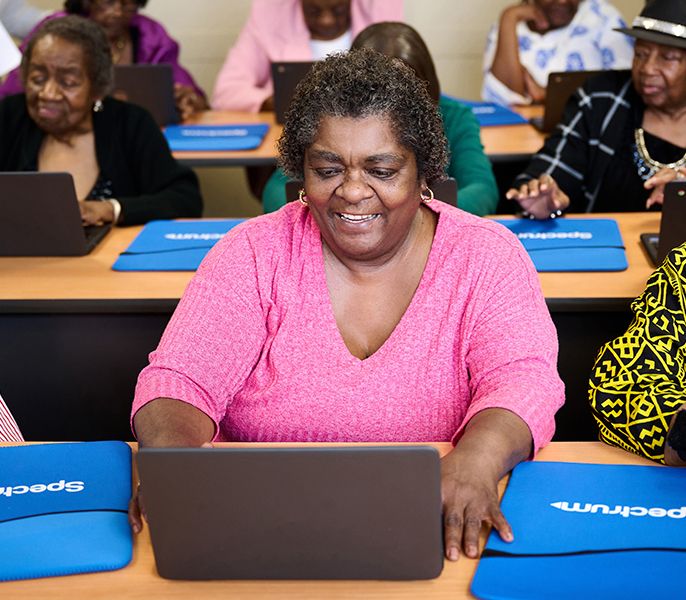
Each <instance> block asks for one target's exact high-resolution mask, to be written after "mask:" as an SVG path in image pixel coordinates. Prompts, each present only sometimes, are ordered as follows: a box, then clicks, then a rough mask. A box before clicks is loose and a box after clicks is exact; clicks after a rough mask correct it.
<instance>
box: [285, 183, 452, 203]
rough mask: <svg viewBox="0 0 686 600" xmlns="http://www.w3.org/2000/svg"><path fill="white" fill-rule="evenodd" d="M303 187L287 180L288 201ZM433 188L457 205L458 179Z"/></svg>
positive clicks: (448, 201)
mask: <svg viewBox="0 0 686 600" xmlns="http://www.w3.org/2000/svg"><path fill="white" fill-rule="evenodd" d="M302 187H303V183H302V181H287V182H286V201H287V202H293V201H294V200H297V199H298V192H299V191H300V188H302ZM431 190H432V191H433V193H434V196H435V198H436V199H437V200H441V201H442V202H445V203H446V204H450V206H457V202H458V198H457V181H455V179H454V178H453V177H447V178H446V179H444V180H443V181H437V182H435V183H432V184H431Z"/></svg>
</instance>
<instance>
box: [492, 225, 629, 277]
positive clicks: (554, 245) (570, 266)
mask: <svg viewBox="0 0 686 600" xmlns="http://www.w3.org/2000/svg"><path fill="white" fill-rule="evenodd" d="M495 221H496V222H497V223H500V224H501V225H504V226H505V227H507V228H508V229H509V230H510V231H511V232H512V233H514V234H515V235H516V236H517V238H518V239H519V241H520V242H521V243H522V245H523V246H524V248H525V249H526V251H527V252H528V253H529V256H530V257H531V260H532V262H533V263H534V266H535V267H536V270H537V271H539V272H547V271H553V272H554V271H624V270H625V269H626V268H627V267H628V263H627V260H626V252H625V250H624V242H623V240H622V235H621V233H620V231H619V227H618V226H617V222H616V221H615V220H614V219H575V218H566V217H565V218H561V219H550V220H546V221H536V220H531V219H495Z"/></svg>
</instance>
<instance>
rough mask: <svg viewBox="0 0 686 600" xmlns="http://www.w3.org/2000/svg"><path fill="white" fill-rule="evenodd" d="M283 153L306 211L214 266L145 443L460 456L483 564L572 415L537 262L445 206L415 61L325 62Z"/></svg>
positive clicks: (184, 311) (461, 481) (150, 372)
mask: <svg viewBox="0 0 686 600" xmlns="http://www.w3.org/2000/svg"><path fill="white" fill-rule="evenodd" d="M280 151H281V163H282V167H283V168H284V170H285V171H286V173H287V174H288V175H289V176H291V177H294V178H301V179H303V178H304V190H303V191H302V192H301V202H300V203H299V202H293V203H291V204H289V205H287V206H285V207H284V208H282V209H281V210H279V211H278V212H275V213H272V214H269V215H265V216H262V217H258V218H256V219H252V220H250V221H247V222H246V223H244V224H243V225H241V226H239V227H238V228H236V229H234V230H232V231H231V232H230V233H229V234H228V235H227V236H226V237H225V238H224V239H223V240H222V241H221V242H219V243H218V244H217V245H216V246H215V248H214V249H213V250H212V252H211V253H210V254H209V255H208V257H207V258H206V259H205V261H204V262H203V264H202V265H201V267H200V269H199V270H198V273H197V275H196V276H195V278H194V279H193V281H192V282H191V283H190V285H189V286H188V289H187V290H186V293H185V294H184V297H183V298H182V300H181V302H180V304H179V306H178V308H177V310H176V312H175V314H174V316H173V317H172V320H171V321H170V323H169V325H168V327H167V330H166V331H165V333H164V336H163V337H162V340H161V341H160V345H159V347H158V348H157V350H156V351H155V352H153V353H152V354H151V355H150V365H149V366H148V367H146V368H145V369H144V370H143V372H142V373H141V375H140V377H139V380H138V385H137V388H136V397H135V401H134V405H133V411H132V424H133V427H134V431H135V433H136V435H137V437H138V440H139V442H140V443H141V444H143V445H144V446H200V445H202V444H205V443H208V442H211V441H213V440H236V441H238V440H240V441H263V442H264V441H287V440H288V441H299V442H314V441H317V442H348V441H365V442H375V441H379V442H380V441H384V442H386V441H414V442H421V441H437V440H446V441H447V440H450V441H452V442H453V444H454V445H455V448H454V449H453V450H452V451H451V452H450V453H449V454H448V455H447V456H446V457H445V458H444V459H443V463H442V469H443V477H442V488H443V500H444V514H445V524H446V527H445V542H446V544H445V548H446V555H447V557H448V558H450V559H456V558H457V556H458V553H459V551H460V549H462V550H463V551H464V552H465V553H466V554H467V555H469V556H476V555H477V552H478V548H477V545H478V536H479V531H480V529H481V526H482V524H492V525H493V526H495V527H496V528H497V530H498V531H499V532H500V534H501V535H502V537H503V538H504V539H507V540H509V539H512V532H511V530H510V527H509V525H508V524H507V521H506V520H505V519H504V517H503V515H502V514H501V512H500V509H499V506H498V495H497V483H498V481H499V480H500V478H501V477H502V476H503V475H504V474H505V473H506V472H507V471H509V470H510V469H511V468H512V467H513V466H514V465H515V464H517V463H518V462H520V461H522V460H525V459H527V458H529V457H531V456H532V455H533V453H534V452H536V451H537V450H538V449H539V448H541V447H542V446H544V445H545V444H547V443H548V442H549V441H550V439H551V437H552V435H553V430H554V420H553V416H554V413H555V411H556V410H557V409H558V408H559V406H560V405H561V404H562V402H563V386H562V383H561V381H560V379H559V377H558V375H557V372H556V360H557V340H556V335H555V329H554V327H553V324H552V322H551V319H550V316H549V314H548V311H547V309H546V305H545V302H544V299H543V297H542V294H541V290H540V286H539V282H538V278H537V275H536V272H535V271H534V268H533V266H532V264H531V261H530V260H529V258H528V256H527V255H526V253H525V251H524V250H523V248H522V246H521V245H520V244H519V242H518V241H517V240H516V239H515V238H514V236H512V235H511V234H510V233H509V232H508V231H507V230H505V228H503V227H501V226H500V225H498V224H496V223H493V222H491V221H486V220H483V219H480V218H478V217H475V216H472V215H469V214H467V213H464V212H462V211H460V210H458V209H456V208H453V207H451V206H449V205H448V204H444V203H442V202H440V201H438V200H434V199H433V194H432V192H431V190H430V188H429V184H430V182H432V181H435V180H437V179H440V178H441V177H443V176H444V170H445V166H446V162H447V151H446V141H445V138H444V135H443V131H442V126H441V120H440V117H439V114H438V111H437V109H436V107H435V105H434V104H433V103H432V101H431V98H430V97H429V95H428V93H427V91H426V89H425V87H424V86H423V85H422V83H421V82H420V81H419V80H418V79H417V78H416V77H415V76H414V74H413V72H412V70H411V69H410V68H409V67H407V66H405V65H404V64H402V63H400V62H399V61H396V60H393V59H392V58H389V57H385V56H382V55H380V54H378V53H377V52H375V51H373V50H367V49H363V50H356V51H353V52H351V53H349V54H339V55H333V56H331V57H329V58H327V59H326V60H324V61H323V62H321V63H317V65H315V67H314V68H313V71H312V72H311V74H310V75H309V76H308V77H307V78H306V79H305V80H304V81H303V82H302V83H301V85H300V87H299V88H298V90H297V92H296V98H295V100H294V102H293V104H292V107H291V109H290V112H289V114H288V117H287V122H286V125H285V128H284V133H283V137H282V139H281V141H280ZM134 506H135V504H134ZM132 524H133V526H134V529H139V528H140V526H141V522H140V518H139V516H138V514H137V511H136V510H135V509H134V510H133V511H132Z"/></svg>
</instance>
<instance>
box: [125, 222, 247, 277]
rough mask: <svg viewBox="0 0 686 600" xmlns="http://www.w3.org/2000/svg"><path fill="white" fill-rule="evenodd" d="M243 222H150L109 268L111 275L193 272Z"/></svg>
mask: <svg viewBox="0 0 686 600" xmlns="http://www.w3.org/2000/svg"><path fill="white" fill-rule="evenodd" d="M244 220H245V219H217V220H208V221H203V220H194V221H151V222H150V223H148V224H147V225H146V226H145V227H144V228H143V231H141V232H140V233H139V234H138V236H137V237H136V239H135V240H133V242H131V244H130V245H129V247H128V248H127V249H126V250H125V251H124V252H122V253H121V254H120V255H119V258H118V259H117V261H116V262H115V263H114V265H112V268H113V269H114V270H115V271H195V270H196V269H197V268H198V267H199V266H200V263H201V262H202V259H203V258H205V255H206V254H207V253H208V252H209V251H210V249H211V248H212V246H214V245H215V244H216V243H217V242H218V241H219V240H220V239H222V238H223V237H224V235H225V234H226V232H227V231H229V230H230V229H233V228H234V227H235V226H236V225H238V224H239V223H242V222H243V221H244Z"/></svg>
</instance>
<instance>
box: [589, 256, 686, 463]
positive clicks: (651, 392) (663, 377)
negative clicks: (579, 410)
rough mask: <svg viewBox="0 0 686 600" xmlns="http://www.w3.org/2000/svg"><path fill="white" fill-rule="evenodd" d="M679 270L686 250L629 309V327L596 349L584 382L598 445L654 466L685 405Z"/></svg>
mask: <svg viewBox="0 0 686 600" xmlns="http://www.w3.org/2000/svg"><path fill="white" fill-rule="evenodd" d="M684 265H686V245H682V246H679V247H678V248H676V249H675V250H673V251H672V252H671V253H670V254H669V256H668V257H667V259H666V260H665V262H664V263H663V264H662V265H661V266H660V267H659V268H658V269H657V270H656V271H655V272H654V273H653V274H652V275H651V277H650V279H649V280H648V285H647V287H646V289H645V291H644V292H643V294H642V295H641V296H640V297H639V298H637V299H636V300H635V301H634V302H633V304H632V305H631V309H632V311H633V313H634V319H633V321H632V323H631V325H629V328H628V329H627V331H626V332H625V333H624V334H623V335H621V336H619V337H618V338H616V339H614V340H612V341H610V342H608V343H607V344H605V345H604V346H603V347H602V348H601V349H600V351H599V353H598V356H597V358H596V362H595V365H594V367H593V370H592V371H591V376H590V381H589V401H590V404H591V411H592V413H593V416H594V418H595V420H596V422H597V424H598V427H599V436H600V439H601V440H602V441H604V442H606V443H608V444H611V445H613V446H619V447H620V448H624V449H625V450H628V451H629V452H633V453H635V454H639V455H641V456H645V457H646V458H649V459H650V460H654V461H657V462H665V440H666V437H667V435H668V428H669V426H670V422H671V421H672V419H673V417H674V415H675V413H676V412H677V411H679V410H680V409H681V408H682V407H684V405H685V404H686V390H685V388H684V381H686V296H685V292H684V290H685V289H686V273H685V272H684ZM671 459H672V462H671V464H679V463H675V462H674V461H675V460H676V459H675V458H674V456H673V455H672V457H671Z"/></svg>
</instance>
